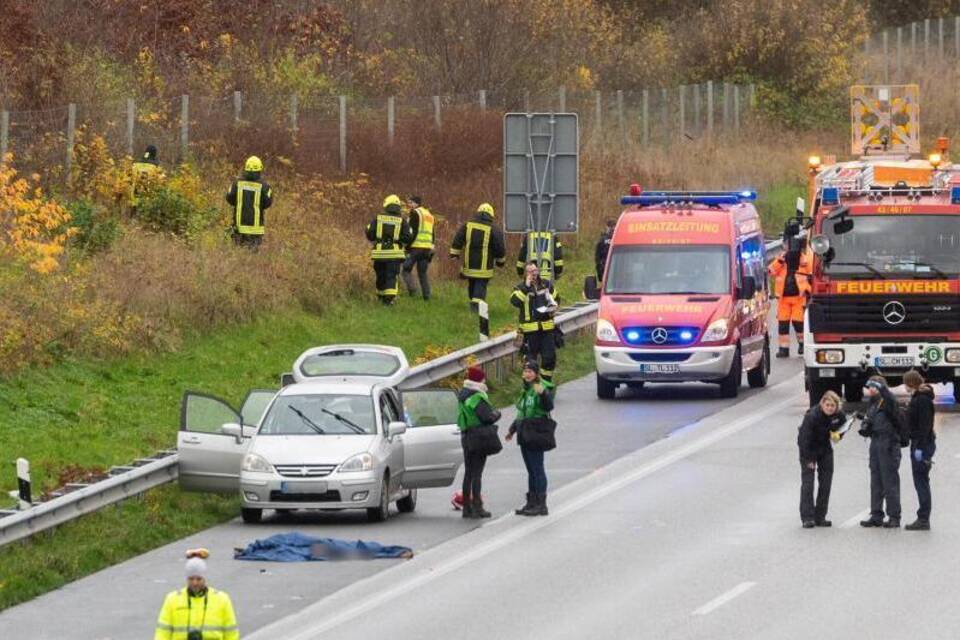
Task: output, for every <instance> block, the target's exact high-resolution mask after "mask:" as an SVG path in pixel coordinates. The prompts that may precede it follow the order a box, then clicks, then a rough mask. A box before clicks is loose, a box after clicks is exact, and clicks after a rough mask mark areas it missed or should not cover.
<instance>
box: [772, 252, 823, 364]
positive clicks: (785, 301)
mask: <svg viewBox="0 0 960 640" xmlns="http://www.w3.org/2000/svg"><path fill="white" fill-rule="evenodd" d="M789 244H790V243H788V242H787V240H784V243H783V253H782V254H781V255H780V257H778V258H777V259H776V260H774V261H773V262H771V263H770V266H769V267H768V268H767V270H768V271H769V273H770V275H771V276H773V278H774V287H773V293H774V296H776V297H777V298H778V301H777V333H778V339H779V344H780V348H779V349H778V350H777V357H778V358H789V357H790V325H791V324H792V325H793V331H794V333H795V334H796V336H797V353H799V354H801V355H802V354H803V312H804V310H805V309H806V307H807V300H808V299H809V297H810V278H811V277H812V275H813V252H812V251H811V250H810V247H808V246H806V242H800V243H798V246H797V247H796V248H795V249H794V250H793V251H791V250H789V249H790V247H789Z"/></svg>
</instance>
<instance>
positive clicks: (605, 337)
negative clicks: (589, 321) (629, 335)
mask: <svg viewBox="0 0 960 640" xmlns="http://www.w3.org/2000/svg"><path fill="white" fill-rule="evenodd" d="M597 340H602V341H603V342H620V337H619V336H618V335H617V330H616V329H614V327H613V324H612V323H611V322H610V321H609V320H604V319H603V318H600V319H599V320H597Z"/></svg>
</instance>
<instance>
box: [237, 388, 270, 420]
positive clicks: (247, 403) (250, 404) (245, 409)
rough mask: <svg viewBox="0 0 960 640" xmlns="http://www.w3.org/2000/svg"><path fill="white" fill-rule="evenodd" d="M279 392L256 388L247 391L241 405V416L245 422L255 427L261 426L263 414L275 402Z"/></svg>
mask: <svg viewBox="0 0 960 640" xmlns="http://www.w3.org/2000/svg"><path fill="white" fill-rule="evenodd" d="M276 395H277V392H276V391H274V390H271V389H254V390H253V391H250V392H249V393H247V397H246V398H244V399H243V404H241V405H240V417H241V418H242V419H243V424H245V425H248V426H253V427H259V426H260V420H261V419H262V418H263V414H264V413H266V412H267V407H269V406H270V403H271V402H273V399H274V397H276Z"/></svg>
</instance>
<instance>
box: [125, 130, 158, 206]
mask: <svg viewBox="0 0 960 640" xmlns="http://www.w3.org/2000/svg"><path fill="white" fill-rule="evenodd" d="M131 168H132V175H131V179H130V209H131V210H132V211H136V209H137V204H139V200H140V196H141V195H143V193H144V191H145V190H146V189H147V188H149V187H150V186H151V185H153V184H156V183H157V182H159V181H160V180H162V179H163V170H162V169H161V168H160V160H159V159H158V157H157V147H156V146H154V145H152V144H148V145H147V147H146V149H144V150H143V155H142V156H140V159H139V160H137V161H136V162H134V163H133V166H132V167H131Z"/></svg>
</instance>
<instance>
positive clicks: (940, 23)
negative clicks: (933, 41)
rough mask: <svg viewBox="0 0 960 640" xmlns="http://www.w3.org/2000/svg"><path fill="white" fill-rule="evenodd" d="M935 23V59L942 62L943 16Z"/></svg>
mask: <svg viewBox="0 0 960 640" xmlns="http://www.w3.org/2000/svg"><path fill="white" fill-rule="evenodd" d="M937 23H938V24H937V29H938V33H937V36H938V37H937V57H939V58H940V59H941V60H943V16H940V19H939V20H938V21H937Z"/></svg>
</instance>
